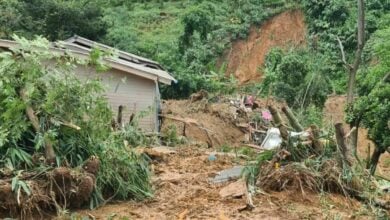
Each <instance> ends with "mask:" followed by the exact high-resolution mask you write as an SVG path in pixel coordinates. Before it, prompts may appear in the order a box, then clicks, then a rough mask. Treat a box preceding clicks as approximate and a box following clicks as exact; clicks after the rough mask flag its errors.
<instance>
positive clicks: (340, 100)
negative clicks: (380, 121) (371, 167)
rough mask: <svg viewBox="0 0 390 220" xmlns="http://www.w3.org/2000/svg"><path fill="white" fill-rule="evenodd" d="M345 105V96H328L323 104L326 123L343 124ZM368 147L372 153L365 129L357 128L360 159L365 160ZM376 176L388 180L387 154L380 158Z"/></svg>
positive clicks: (388, 157)
mask: <svg viewBox="0 0 390 220" xmlns="http://www.w3.org/2000/svg"><path fill="white" fill-rule="evenodd" d="M345 103H346V96H344V95H334V96H329V98H328V99H327V101H326V103H325V109H324V114H325V120H326V123H329V124H330V125H333V124H334V123H336V122H344V109H345ZM344 129H349V126H348V125H347V124H345V125H344ZM369 145H370V148H371V153H372V152H373V151H374V148H375V145H374V143H373V142H372V141H370V140H369V139H368V137H367V129H364V128H359V136H358V156H359V157H360V158H361V159H366V158H367V154H368V146H369ZM376 174H378V175H380V176H383V177H387V178H390V154H389V153H384V154H382V156H381V157H380V160H379V164H378V167H377V170H376Z"/></svg>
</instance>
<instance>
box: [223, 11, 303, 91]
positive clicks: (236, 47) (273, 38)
mask: <svg viewBox="0 0 390 220" xmlns="http://www.w3.org/2000/svg"><path fill="white" fill-rule="evenodd" d="M306 31H307V30H306V25H305V21H304V14H303V12H302V11H300V10H291V11H286V12H283V13H281V14H279V15H277V16H275V17H273V18H271V19H270V20H268V21H267V22H265V23H264V24H263V25H261V27H258V26H252V27H251V29H250V32H249V36H248V38H247V39H245V40H237V41H235V42H233V44H232V47H231V48H230V49H229V50H227V51H226V52H225V54H224V56H223V57H222V58H221V59H220V60H219V61H218V64H219V65H220V66H222V65H223V64H224V63H225V64H226V74H227V75H231V74H234V76H235V77H236V78H237V79H238V80H239V82H240V84H244V83H248V82H253V81H260V80H261V79H262V70H261V69H262V67H263V65H264V60H265V57H266V55H267V53H268V52H269V51H270V50H271V49H272V48H273V47H282V48H287V47H290V46H304V45H305V38H306Z"/></svg>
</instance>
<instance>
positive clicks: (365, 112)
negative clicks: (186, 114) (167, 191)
mask: <svg viewBox="0 0 390 220" xmlns="http://www.w3.org/2000/svg"><path fill="white" fill-rule="evenodd" d="M357 2H358V4H356V3H357ZM361 3H365V7H361V6H362V5H361ZM296 8H298V9H300V10H302V11H303V12H304V14H305V17H306V24H307V29H308V32H307V42H306V43H307V44H306V45H305V46H301V47H290V48H289V47H283V48H282V47H280V48H278V47H275V48H273V49H272V50H271V51H269V53H268V54H267V57H266V60H265V65H264V67H258V68H262V69H261V70H262V71H263V73H264V76H265V78H264V80H263V81H262V82H259V83H254V84H251V85H247V86H245V87H244V86H243V87H239V86H238V85H237V80H236V79H235V78H234V76H226V75H225V69H226V64H225V63H223V60H220V58H221V57H223V54H224V53H225V52H226V51H227V49H229V48H230V47H231V44H232V42H234V41H235V40H238V39H245V38H247V37H248V33H249V30H250V27H251V26H253V25H257V26H259V25H261V24H262V23H263V22H264V21H266V20H267V19H268V18H270V17H272V16H274V15H276V14H278V13H280V12H283V11H286V10H290V9H296ZM362 9H364V12H365V13H362V12H363V11H362ZM389 11H390V3H389V1H388V0H370V1H362V0H359V1H356V0H236V1H232V0H197V1H185V0H181V1H177V0H131V1H125V0H110V1H103V0H80V1H75V0H50V1H47V0H37V1H31V0H7V1H0V14H1V15H2V16H1V17H0V38H6V39H15V40H16V41H17V42H18V43H19V44H20V47H18V48H15V49H12V51H10V52H9V51H8V52H7V51H4V52H1V53H0V177H7V178H8V177H9V178H8V179H10V185H11V187H12V192H13V193H16V194H17V195H18V196H17V198H19V197H20V196H23V195H29V196H30V195H33V194H34V190H35V189H34V187H33V184H28V183H27V181H26V180H27V179H26V175H27V174H26V173H33V174H34V175H30V176H33V177H34V178H35V179H37V180H38V179H39V178H41V179H40V180H41V181H42V178H45V177H43V176H44V175H43V173H55V172H57V168H61V167H68V168H71V169H72V170H73V171H74V170H76V171H77V172H76V173H81V174H80V175H84V170H83V169H84V168H83V167H84V165H85V164H86V163H87V162H88V160H91V158H95V159H96V158H98V160H99V167H100V169H99V172H98V173H96V175H94V178H95V179H93V181H94V182H93V183H94V184H95V183H96V187H94V191H93V194H92V198H91V199H90V201H89V203H90V206H91V207H95V206H97V205H98V204H102V203H104V201H105V199H107V198H108V197H109V196H110V198H117V199H127V198H133V199H143V198H146V197H149V196H151V193H152V190H151V185H150V182H149V177H150V174H149V169H148V158H144V157H143V156H140V155H138V154H136V153H134V152H133V149H132V148H133V147H134V146H138V145H143V144H144V145H148V144H151V143H152V142H153V141H154V140H152V139H150V138H148V137H146V135H145V134H144V133H143V132H142V131H140V129H139V128H138V125H137V120H134V121H133V122H132V123H131V124H129V125H126V126H125V127H124V128H123V129H121V130H119V131H113V130H112V128H111V127H110V122H111V118H112V112H111V109H110V108H109V107H108V105H107V103H106V100H105V99H104V98H103V97H102V95H101V94H102V92H103V91H104V87H103V86H102V85H101V83H100V82H99V81H96V80H87V81H81V80H79V79H78V78H77V77H76V76H75V74H74V69H75V67H76V65H84V66H90V67H94V68H95V69H96V70H106V68H107V67H106V66H104V65H102V64H100V63H99V62H98V61H99V59H100V58H101V56H106V55H107V54H102V53H101V51H99V50H93V51H92V53H91V57H90V58H89V59H87V60H80V59H76V58H75V57H73V56H71V55H69V54H59V53H53V52H52V51H51V50H50V48H49V41H48V40H50V41H56V40H64V39H66V38H68V37H71V36H72V35H74V34H77V35H81V36H83V37H86V38H89V39H91V40H96V41H100V42H102V43H105V44H108V45H112V46H114V47H116V48H118V49H121V50H124V51H127V52H130V53H135V54H138V55H141V56H145V57H148V58H151V59H153V60H156V61H158V62H159V63H161V64H162V65H163V66H164V67H165V68H166V69H167V71H168V72H170V73H172V75H174V77H175V78H176V79H177V80H178V83H176V84H174V85H172V86H162V88H161V90H162V95H163V98H166V99H168V98H176V99H181V98H187V97H189V96H190V94H192V93H194V92H196V91H199V90H201V89H204V90H207V91H208V92H210V93H213V96H214V95H215V97H217V98H218V95H219V94H231V93H234V92H237V91H238V90H242V91H250V93H251V94H257V96H275V97H276V98H279V99H282V100H285V101H286V102H287V104H288V105H289V106H290V107H291V108H292V110H293V111H294V113H295V114H296V115H297V118H298V119H299V121H300V123H301V124H302V126H304V127H305V128H307V127H310V128H311V129H314V130H315V129H316V127H314V126H312V125H313V124H315V125H317V126H319V127H321V126H322V125H323V118H322V109H323V105H324V103H325V101H326V99H327V97H328V95H330V94H348V106H347V108H346V113H347V114H346V120H345V121H346V122H347V123H349V124H350V127H351V128H352V127H359V126H362V127H365V128H367V129H368V136H369V139H370V140H372V141H373V142H374V143H375V150H374V152H373V153H372V156H371V157H370V158H369V159H370V163H369V167H367V168H368V169H369V170H370V172H371V174H372V175H373V174H375V170H376V166H377V164H378V161H379V158H380V156H381V155H382V154H383V153H385V152H390V149H389V146H390V136H389V134H390V122H389V120H390V102H389V97H390V76H389V72H390V43H389V40H388V39H390V28H389V27H390V16H389V13H388V12H389ZM363 14H364V15H365V16H362V15H363ZM359 18H361V19H359ZM64 21H66V22H64ZM362 26H364V27H365V28H361V27H362ZM358 27H360V28H358ZM15 34H16V35H15ZM37 35H38V37H36V36H37ZM17 36H22V37H17ZM26 39H35V40H32V41H31V40H26ZM46 39H48V40H46ZM48 60H51V61H53V64H52V65H44V64H46V63H47V61H48ZM355 85H356V87H355ZM354 97H355V98H354ZM58 100H61V102H59V101H58ZM267 103H268V102H267ZM142 115H143V114H140V115H138V116H137V117H142ZM137 117H136V118H137ZM253 120H259V121H260V120H261V116H260V115H258V116H256V118H253ZM278 126H283V125H282V124H281V123H278ZM286 131H287V128H286ZM351 131H354V130H353V129H352V130H351ZM286 133H287V132H286ZM313 133H314V132H313ZM352 133H353V132H352ZM334 134H336V137H337V135H340V134H343V136H342V138H341V140H342V142H340V143H341V144H342V143H344V142H345V141H344V140H345V138H344V133H343V132H341V133H337V131H336V132H335V131H334V128H333V127H332V128H326V129H322V130H321V129H320V130H319V131H318V134H317V135H318V136H319V137H316V138H318V139H320V138H325V139H327V140H330V139H334V138H333V136H334ZM348 135H350V134H348ZM348 135H347V136H348ZM355 135H356V136H355ZM357 135H358V134H357V131H356V133H353V134H352V135H351V136H352V138H351V142H357ZM163 138H164V141H165V142H164V143H166V144H167V145H169V146H175V145H178V144H183V143H184V142H185V140H184V139H183V138H182V137H179V136H178V135H177V132H176V127H174V126H171V127H169V128H168V130H167V134H166V135H165V136H164V137H163ZM288 141H289V140H284V143H283V144H285V145H284V146H285V147H286V150H288V151H289V153H290V154H291V155H290V157H289V159H288V160H284V158H283V159H280V158H276V157H278V153H279V152H276V151H266V152H263V153H262V154H260V155H259V156H258V163H257V164H256V165H255V166H250V167H248V168H247V169H246V170H245V172H244V174H245V176H246V177H247V178H248V179H249V181H250V183H251V184H252V185H254V184H255V183H256V180H257V179H256V178H257V177H258V176H262V177H263V179H261V180H262V184H263V185H262V187H264V188H266V187H270V188H272V187H274V188H272V189H276V190H281V189H282V188H283V187H284V186H282V185H279V183H280V182H281V181H279V180H280V179H283V180H289V181H292V183H293V185H294V183H295V184H296V185H299V184H301V183H303V184H304V186H305V187H307V188H309V189H311V190H313V191H318V192H323V191H329V192H334V191H336V192H342V193H344V194H345V195H348V196H354V197H357V198H361V199H362V198H363V199H371V198H370V197H369V196H366V194H370V193H371V194H372V195H374V194H375V192H371V191H370V190H371V189H370V187H369V186H368V179H369V177H370V176H369V175H367V173H366V172H365V170H364V169H363V168H362V166H361V164H360V163H359V162H360V161H359V160H357V161H354V162H356V164H352V163H348V160H345V158H344V157H345V155H343V154H345V152H343V149H342V148H341V146H340V145H341V144H340V143H339V142H337V143H336V142H332V141H328V142H326V144H324V146H323V147H324V148H323V149H321V152H319V151H317V149H311V148H308V147H307V146H306V145H305V143H301V142H300V141H299V140H298V141H295V140H294V142H297V144H292V142H288ZM337 141H340V140H337ZM352 146H353V144H352ZM352 148H353V147H352ZM229 150H230V147H229V146H227V145H226V146H224V147H222V151H229ZM353 150H354V151H355V154H356V143H355V148H354V149H353ZM236 153H237V152H236ZM239 153H240V154H245V155H247V154H248V155H251V154H253V152H252V150H249V148H244V150H243V151H241V152H239ZM311 155H314V157H311ZM275 158H276V159H275ZM273 160H275V161H273ZM269 161H272V163H269V164H268V162H269ZM340 161H341V162H340ZM280 163H289V164H287V165H286V164H285V165H286V166H285V168H286V169H279V166H280ZM294 171H296V174H297V175H295V176H293V177H292V176H290V174H291V173H293V172H294ZM332 174H334V175H332ZM53 175H54V174H53ZM30 176H29V177H30ZM276 180H277V181H276ZM366 180H367V181H366ZM278 181H279V182H278ZM80 182H82V181H79V180H78V183H80ZM51 183H52V181H51ZM297 183H299V184H297ZM356 186H358V187H356ZM300 187H301V189H302V186H300ZM64 197H66V196H64ZM57 200H58V198H55V199H54V200H53V201H52V203H50V205H52V206H53V205H54V206H56V207H57V206H58V204H57ZM65 200H66V199H65ZM58 201H60V200H58ZM44 202H47V201H46V200H45V201H44ZM53 203H55V204H53ZM19 205H20V204H19ZM63 205H64V204H63ZM64 206H65V208H67V207H66V202H65V205H64Z"/></svg>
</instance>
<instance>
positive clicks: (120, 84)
mask: <svg viewBox="0 0 390 220" xmlns="http://www.w3.org/2000/svg"><path fill="white" fill-rule="evenodd" d="M77 71H78V75H79V76H80V77H81V78H82V79H88V78H94V77H98V78H100V79H101V80H102V82H103V84H104V85H105V87H106V96H107V98H108V101H109V103H110V105H111V107H112V109H113V112H114V115H115V118H116V116H117V113H118V108H119V106H120V105H122V106H124V111H123V117H122V121H123V122H124V123H128V122H129V119H130V115H131V114H132V113H139V112H140V111H148V112H147V113H146V114H147V115H146V116H144V117H143V118H141V119H140V120H139V126H140V127H141V128H142V129H143V130H144V131H146V132H153V131H157V115H156V114H157V111H156V106H157V98H158V87H156V86H157V84H156V82H155V81H153V80H150V79H145V78H142V77H139V76H135V75H132V74H129V73H126V72H123V71H120V70H115V69H111V70H109V71H107V72H104V73H96V72H95V71H94V70H93V69H92V68H87V67H79V68H78V69H77Z"/></svg>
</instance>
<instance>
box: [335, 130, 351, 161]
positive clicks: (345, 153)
mask: <svg viewBox="0 0 390 220" xmlns="http://www.w3.org/2000/svg"><path fill="white" fill-rule="evenodd" d="M335 129H336V142H337V146H338V147H339V149H340V151H341V154H342V157H343V160H344V162H346V163H347V164H348V165H349V166H352V165H353V164H354V162H355V160H354V156H353V151H352V149H351V146H350V145H348V144H347V142H346V141H345V132H344V129H343V124H342V123H336V124H335Z"/></svg>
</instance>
